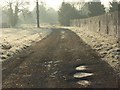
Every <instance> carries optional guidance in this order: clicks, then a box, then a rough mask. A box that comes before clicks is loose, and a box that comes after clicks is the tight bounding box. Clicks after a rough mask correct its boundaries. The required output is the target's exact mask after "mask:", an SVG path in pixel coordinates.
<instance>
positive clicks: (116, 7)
mask: <svg viewBox="0 0 120 90" xmlns="http://www.w3.org/2000/svg"><path fill="white" fill-rule="evenodd" d="M110 5H111V7H110V12H114V11H117V10H118V7H119V5H120V4H119V2H117V0H113V2H110Z"/></svg>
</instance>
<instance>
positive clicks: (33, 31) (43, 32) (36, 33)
mask: <svg viewBox="0 0 120 90" xmlns="http://www.w3.org/2000/svg"><path fill="white" fill-rule="evenodd" d="M50 33H51V30H50V29H37V28H18V29H13V28H11V29H10V28H2V29H0V57H1V60H2V61H4V60H6V59H8V58H9V57H11V56H13V55H14V54H16V53H18V52H20V51H21V50H23V49H26V48H27V47H29V46H30V45H32V44H33V43H35V42H38V41H40V40H41V39H43V38H44V37H46V36H47V35H48V34H50Z"/></svg>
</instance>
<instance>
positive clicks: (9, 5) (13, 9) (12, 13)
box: [4, 0, 29, 27]
mask: <svg viewBox="0 0 120 90" xmlns="http://www.w3.org/2000/svg"><path fill="white" fill-rule="evenodd" d="M27 5H29V2H25V1H18V0H16V1H11V0H9V1H8V2H6V5H5V6H4V7H6V8H5V9H7V11H8V12H7V14H8V17H9V24H10V26H11V27H14V26H16V24H17V23H18V19H19V17H18V14H19V13H20V12H21V11H22V10H24V9H25V7H26V6H27Z"/></svg>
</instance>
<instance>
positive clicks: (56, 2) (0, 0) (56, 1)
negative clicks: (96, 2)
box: [0, 0, 113, 10]
mask: <svg viewBox="0 0 120 90" xmlns="http://www.w3.org/2000/svg"><path fill="white" fill-rule="evenodd" d="M6 1H10V0H0V5H4V4H5V2H6ZM11 1H13V0H11ZM19 1H21V0H19ZM24 1H25V0H24ZM26 1H29V2H30V6H29V9H30V10H33V8H34V7H35V4H36V3H35V2H36V0H26ZM41 1H43V2H45V3H46V6H47V7H52V8H54V9H55V10H58V9H59V7H60V5H61V3H62V2H63V0H39V3H40V2H41ZM64 1H70V2H72V1H73V2H77V1H89V0H64ZM100 1H101V2H102V4H104V5H105V6H106V7H108V2H109V1H113V0H100Z"/></svg>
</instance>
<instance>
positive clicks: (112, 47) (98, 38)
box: [65, 27, 120, 70]
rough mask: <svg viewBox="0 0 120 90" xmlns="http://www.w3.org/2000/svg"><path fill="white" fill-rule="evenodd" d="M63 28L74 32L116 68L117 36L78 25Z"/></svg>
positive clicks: (119, 49)
mask: <svg viewBox="0 0 120 90" xmlns="http://www.w3.org/2000/svg"><path fill="white" fill-rule="evenodd" d="M65 28H68V29H70V30H72V31H73V32H75V33H76V34H77V35H78V36H79V37H80V38H81V39H82V40H83V41H84V42H85V43H87V44H88V45H90V46H91V47H92V49H94V50H96V52H98V54H99V55H100V56H101V58H102V59H103V58H104V59H103V60H105V61H106V62H107V63H109V64H110V65H111V66H112V67H113V68H114V69H115V70H118V61H119V59H120V48H118V38H116V37H112V36H107V35H103V34H100V33H95V32H92V31H89V30H85V29H84V28H80V27H65ZM114 61H115V62H114ZM113 62H114V63H113Z"/></svg>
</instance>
